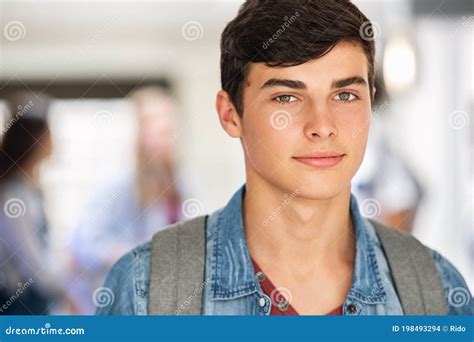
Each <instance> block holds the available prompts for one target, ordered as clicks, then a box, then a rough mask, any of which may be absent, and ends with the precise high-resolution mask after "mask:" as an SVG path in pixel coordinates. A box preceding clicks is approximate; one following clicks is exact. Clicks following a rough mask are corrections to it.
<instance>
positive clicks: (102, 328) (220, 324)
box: [0, 316, 474, 342]
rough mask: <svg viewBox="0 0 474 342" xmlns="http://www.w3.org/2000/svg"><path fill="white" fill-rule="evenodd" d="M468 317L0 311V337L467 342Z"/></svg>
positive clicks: (470, 323) (470, 335) (470, 325)
mask: <svg viewBox="0 0 474 342" xmlns="http://www.w3.org/2000/svg"><path fill="white" fill-rule="evenodd" d="M473 340H474V334H473V317H467V316H461V317H460V316H439V317H438V316H429V317H425V316H423V317H421V316H357V317H354V316H352V317H349V316H344V317H330V316H327V317H326V316H299V317H288V316H287V317H281V316H280V317H278V316H276V317H235V316H234V317H222V316H221V317H210V316H207V317H206V316H203V317H197V316H192V317H189V316H187V317H184V316H181V317H176V316H175V317H164V316H158V317H94V316H0V341H1V342H9V341H77V342H79V341H133V342H137V341H154V342H157V341H158V342H159V341H164V342H168V341H192V342H197V341H207V342H210V341H219V342H223V341H242V342H250V341H258V342H262V341H272V342H276V341H289V342H296V341H318V342H324V341H331V342H334V341H344V342H346V341H351V342H354V341H364V342H368V341H377V342H380V341H384V342H385V341H403V342H406V341H430V342H433V341H442V342H447V341H469V342H472V341H473Z"/></svg>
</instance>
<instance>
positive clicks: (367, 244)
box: [207, 185, 387, 304]
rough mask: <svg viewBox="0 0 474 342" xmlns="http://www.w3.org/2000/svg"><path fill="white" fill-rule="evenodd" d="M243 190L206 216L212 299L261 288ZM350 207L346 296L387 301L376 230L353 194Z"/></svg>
mask: <svg viewBox="0 0 474 342" xmlns="http://www.w3.org/2000/svg"><path fill="white" fill-rule="evenodd" d="M244 193H245V185H243V186H242V187H241V188H240V189H239V190H238V191H237V192H236V193H235V194H234V196H233V197H232V198H231V200H230V201H229V202H228V204H227V205H226V206H225V207H224V208H223V209H221V210H219V211H217V212H215V213H214V214H212V215H211V216H210V217H209V220H208V225H207V235H208V239H209V238H210V239H211V243H212V244H213V248H212V251H213V252H212V255H211V256H210V260H211V262H210V265H209V266H210V267H211V272H210V275H211V279H210V282H211V284H210V285H211V291H210V295H211V298H210V299H211V300H225V299H235V298H238V297H242V296H246V295H249V294H252V293H254V292H257V291H259V290H260V287H259V284H258V281H257V280H256V277H255V271H254V268H253V265H252V262H251V259H250V254H249V250H248V248H247V243H246V240H245V234H244V225H243V218H242V204H243V203H242V202H243V201H242V200H243V195H244ZM350 210H351V215H352V219H353V222H354V229H355V235H356V258H355V268H354V270H353V274H352V285H351V289H350V290H349V293H348V295H347V299H348V300H351V301H358V302H361V303H365V304H379V303H386V302H387V295H386V291H385V287H384V284H383V281H382V280H381V276H380V271H379V266H378V264H377V260H376V256H375V251H374V244H377V243H378V239H377V237H376V235H375V231H374V229H373V227H372V225H371V224H370V223H369V221H367V220H366V219H365V218H364V217H362V216H361V214H360V212H359V206H358V204H357V200H356V198H355V197H354V196H353V195H351V198H350Z"/></svg>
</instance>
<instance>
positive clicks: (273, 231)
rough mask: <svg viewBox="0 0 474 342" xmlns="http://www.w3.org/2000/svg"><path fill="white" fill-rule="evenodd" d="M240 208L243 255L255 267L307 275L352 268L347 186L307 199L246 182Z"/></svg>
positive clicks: (351, 231) (269, 185)
mask: <svg viewBox="0 0 474 342" xmlns="http://www.w3.org/2000/svg"><path fill="white" fill-rule="evenodd" d="M243 208H244V209H243V210H244V214H243V217H244V227H245V236H246V240H247V244H248V246H249V251H250V254H251V256H252V258H253V259H254V260H256V261H257V263H258V264H261V266H265V265H267V266H269V267H272V265H275V264H278V265H286V267H289V268H290V267H291V268H293V269H295V268H299V269H301V270H302V271H303V270H305V269H306V270H307V271H310V270H311V269H321V267H322V268H324V269H331V267H336V266H337V267H339V266H340V265H345V266H348V267H351V266H352V265H353V263H354V259H355V237H354V231H353V227H352V219H351V215H350V187H348V188H347V189H346V190H344V191H342V192H341V193H339V194H337V195H336V196H334V197H332V198H328V199H308V198H303V197H302V196H299V195H297V194H296V193H285V192H284V191H282V190H281V189H278V188H276V187H275V186H274V185H271V184H269V183H267V182H265V181H263V182H258V183H257V184H256V182H252V181H249V180H248V181H247V185H246V194H245V197H244V202H243Z"/></svg>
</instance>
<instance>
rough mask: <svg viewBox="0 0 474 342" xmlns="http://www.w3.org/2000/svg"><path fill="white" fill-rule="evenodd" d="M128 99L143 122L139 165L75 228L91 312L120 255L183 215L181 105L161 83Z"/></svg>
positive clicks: (82, 286)
mask: <svg viewBox="0 0 474 342" xmlns="http://www.w3.org/2000/svg"><path fill="white" fill-rule="evenodd" d="M129 99H130V101H131V104H132V106H133V108H134V109H135V110H136V113H137V120H138V134H137V149H136V165H135V169H134V170H130V171H124V170H122V171H121V173H122V174H121V175H119V176H114V178H113V179H112V180H111V181H109V182H106V184H105V185H103V186H101V187H100V188H99V189H98V191H97V193H96V194H95V195H94V196H93V197H92V199H91V200H90V201H89V203H88V204H87V205H86V208H85V212H84V214H83V216H82V218H81V220H80V222H79V224H78V226H77V228H76V229H75V230H74V237H73V241H74V246H73V254H74V259H75V261H76V267H77V270H76V273H78V274H81V276H82V277H83V278H84V279H85V281H83V282H76V283H75V285H74V286H76V287H77V288H76V289H74V290H73V292H75V296H78V297H79V298H78V300H77V301H78V303H80V305H81V306H82V307H81V312H83V313H86V314H87V313H92V312H94V311H95V306H94V305H97V303H96V300H97V298H96V295H94V291H95V290H96V289H97V288H98V287H99V286H100V285H101V284H102V283H103V281H104V279H105V276H106V275H107V273H108V271H109V270H110V268H111V266H112V265H113V263H114V262H115V261H117V260H118V258H119V257H120V256H122V255H123V254H125V253H126V252H127V251H128V250H130V249H131V248H132V247H133V246H135V245H136V244H141V243H144V242H145V241H147V240H149V239H150V238H151V237H152V236H153V234H154V233H155V232H156V231H158V230H160V229H162V228H163V227H165V226H166V225H168V224H172V223H175V222H177V221H179V220H181V219H182V213H181V199H182V197H183V196H182V190H181V188H182V182H181V180H182V178H181V177H179V176H178V172H177V165H176V160H175V151H174V149H173V143H174V138H175V134H176V128H177V122H176V120H177V118H176V115H177V106H176V104H175V103H174V100H173V98H172V97H171V96H170V95H169V94H168V93H167V92H166V91H165V90H164V89H162V88H160V87H157V86H146V87H143V88H140V89H138V90H136V91H135V92H133V93H132V94H130V96H129ZM125 168H126V167H124V169H125Z"/></svg>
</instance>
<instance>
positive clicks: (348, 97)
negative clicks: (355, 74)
mask: <svg viewBox="0 0 474 342" xmlns="http://www.w3.org/2000/svg"><path fill="white" fill-rule="evenodd" d="M336 98H337V99H338V100H339V101H343V102H352V101H355V100H357V99H358V97H357V96H356V95H354V94H352V93H349V92H343V93H339V94H337V95H336Z"/></svg>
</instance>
